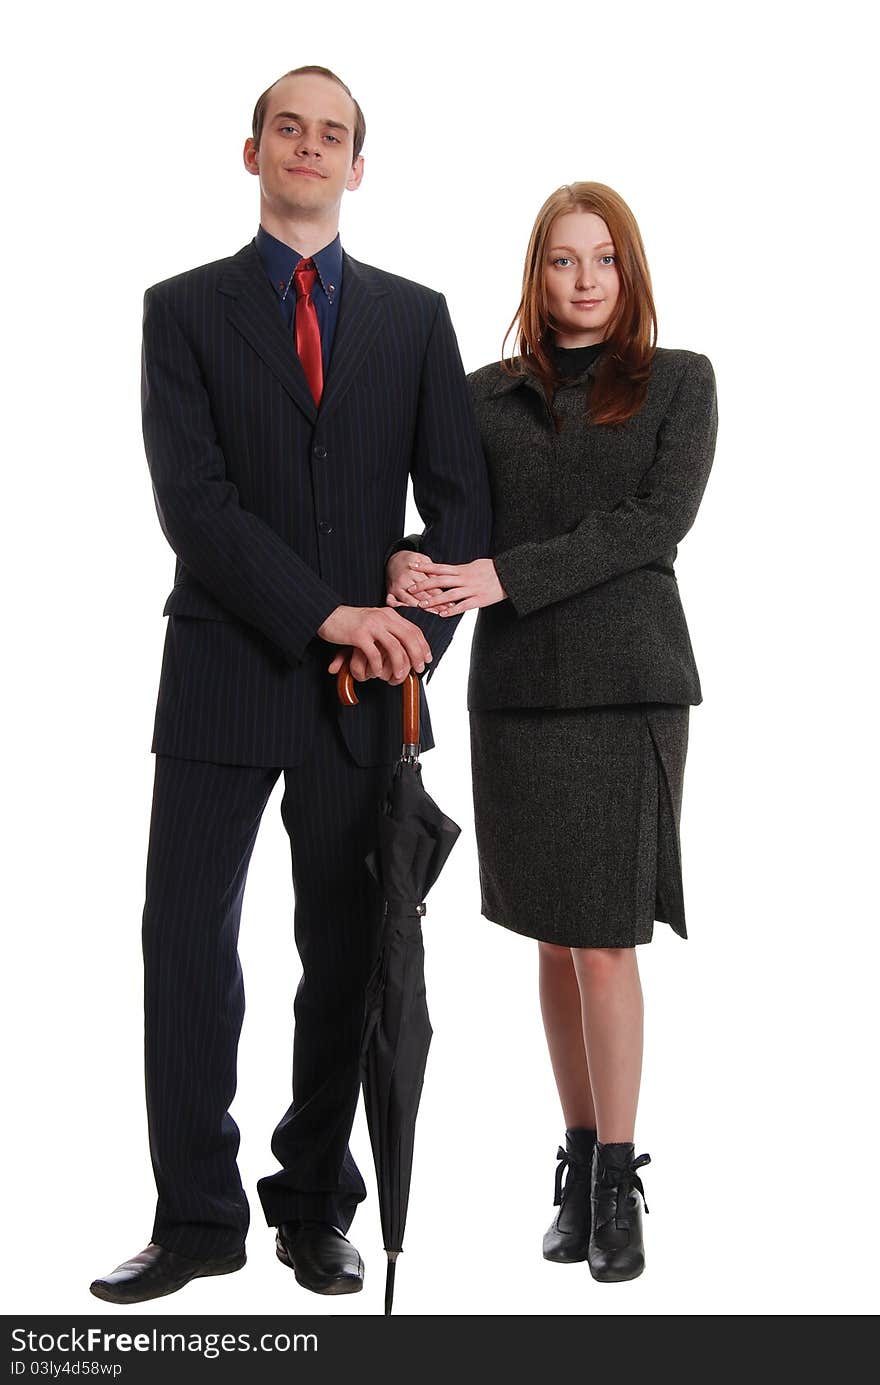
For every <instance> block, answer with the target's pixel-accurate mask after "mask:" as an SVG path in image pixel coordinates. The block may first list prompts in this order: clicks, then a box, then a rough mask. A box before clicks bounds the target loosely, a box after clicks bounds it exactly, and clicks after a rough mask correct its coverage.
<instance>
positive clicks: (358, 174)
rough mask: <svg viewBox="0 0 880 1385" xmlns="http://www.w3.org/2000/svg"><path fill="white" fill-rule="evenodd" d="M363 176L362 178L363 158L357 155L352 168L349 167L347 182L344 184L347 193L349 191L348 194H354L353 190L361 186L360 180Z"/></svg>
mask: <svg viewBox="0 0 880 1385" xmlns="http://www.w3.org/2000/svg"><path fill="white" fill-rule="evenodd" d="M363 176H364V156H363V154H358V156H357V158H356V159H355V161H354V163H353V164H352V166H351V172H350V173H349V175H348V180H347V182H346V184H345V186H346V187H347V188H348V191H349V192H354V190H355V188H359V187H360V185H361V179H362V178H363Z"/></svg>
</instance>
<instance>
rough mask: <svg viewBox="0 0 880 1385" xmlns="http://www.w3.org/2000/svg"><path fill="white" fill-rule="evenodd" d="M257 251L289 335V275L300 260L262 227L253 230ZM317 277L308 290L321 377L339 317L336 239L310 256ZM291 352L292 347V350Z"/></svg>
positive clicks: (292, 295) (292, 288) (292, 294)
mask: <svg viewBox="0 0 880 1385" xmlns="http://www.w3.org/2000/svg"><path fill="white" fill-rule="evenodd" d="M257 249H258V250H259V252H260V258H261V259H262V261H263V265H264V267H265V270H266V273H267V274H268V276H269V283H270V284H271V285H272V287H273V289H274V290H275V295H276V297H277V299H278V306H279V308H280V310H281V315H282V317H283V318H284V321H285V322H286V323H287V326H288V327H289V328H290V331H291V335H292V334H293V319H294V314H295V312H296V285H295V284H294V282H293V271H294V270H295V269H296V267H297V265H298V264H299V262H300V260H301V259H302V258H303V256H302V255H301V254H300V253H299V251H298V250H292V249H291V248H290V246H289V245H285V244H284V241H283V240H278V238H277V236H273V235H270V233H269V232H268V231H267V230H266V229H265V227H264V226H262V225H261V226H259V227H258V228H257ZM311 259H312V261H313V262H314V265H315V269H316V270H317V271H318V277H317V279H316V280H315V285H314V288H313V289H312V302H313V303H314V305H315V311H316V313H317V315H318V327H319V328H320V331H321V357H322V360H323V362H324V376H325V378H326V375H327V368H328V366H329V365H330V352H331V351H332V349H333V334H334V332H335V331H336V319H337V318H338V316H339V300H340V298H341V296H342V243H341V241H340V239H339V236H338V235H337V236H336V239H335V240H332V241H331V242H330V244H329V245H325V246H324V249H323V250H319V251H318V253H317V255H312V256H311ZM294 350H296V347H295V346H294Z"/></svg>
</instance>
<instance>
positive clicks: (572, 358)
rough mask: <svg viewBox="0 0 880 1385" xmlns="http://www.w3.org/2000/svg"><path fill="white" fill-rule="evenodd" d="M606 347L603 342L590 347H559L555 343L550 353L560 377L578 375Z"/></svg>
mask: <svg viewBox="0 0 880 1385" xmlns="http://www.w3.org/2000/svg"><path fill="white" fill-rule="evenodd" d="M605 345H606V343H605V342H604V341H597V342H594V343H593V345H592V346H559V345H558V344H557V343H556V342H555V341H554V342H553V343H552V346H551V351H552V354H553V360H554V362H555V363H556V366H557V369H558V370H559V373H560V374H561V375H565V376H571V375H580V374H581V372H582V371H584V370H586V368H587V366H588V365H589V364H590V362H591V361H594V360H595V359H596V357H597V356H598V355H599V353H600V352H601V350H602V348H603V347H604V346H605Z"/></svg>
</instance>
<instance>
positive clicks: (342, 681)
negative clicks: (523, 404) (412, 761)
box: [336, 659, 419, 745]
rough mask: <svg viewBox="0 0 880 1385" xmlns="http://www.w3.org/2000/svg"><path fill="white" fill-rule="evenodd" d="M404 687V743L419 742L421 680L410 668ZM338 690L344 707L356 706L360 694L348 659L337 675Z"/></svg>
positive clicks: (414, 743) (415, 743)
mask: <svg viewBox="0 0 880 1385" xmlns="http://www.w3.org/2000/svg"><path fill="white" fill-rule="evenodd" d="M401 686H402V688H403V742H404V745H418V744H419V680H418V675H417V674H415V673H413V671H412V669H410V671H409V673H408V674H407V676H406V680H405V682H404V683H403V684H402V685H401ZM336 692H337V694H338V697H339V701H340V702H341V703H342V705H343V706H344V707H356V706H357V704H358V695H357V693H356V692H355V687H354V678H353V677H352V673H351V668H350V667H349V663H348V660H347V659H346V660H345V662H344V664H343V665H342V668H341V669H340V670H339V672H338V673H337V675H336Z"/></svg>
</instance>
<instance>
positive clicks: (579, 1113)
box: [538, 943, 596, 1130]
mask: <svg viewBox="0 0 880 1385" xmlns="http://www.w3.org/2000/svg"><path fill="white" fill-rule="evenodd" d="M538 987H539V991H540V995H541V1016H542V1018H543V1021H544V1033H545V1034H546V1036H547V1047H548V1049H549V1050H550V1062H551V1064H552V1066H553V1076H554V1078H555V1079H556V1089H557V1091H558V1092H559V1100H560V1102H561V1103H562V1114H563V1117H564V1119H565V1124H566V1126H567V1128H568V1129H569V1130H576V1129H578V1128H580V1129H585V1130H595V1128H596V1115H595V1111H594V1108H593V1095H592V1092H591V1090H590V1072H589V1068H588V1066H587V1055H586V1051H585V1049H584V1034H585V1027H584V1022H583V1017H582V1013H581V990H580V987H579V985H578V978H577V975H576V973H575V968H574V962H573V957H572V949H571V948H570V947H557V946H556V945H555V944H553V943H538Z"/></svg>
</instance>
